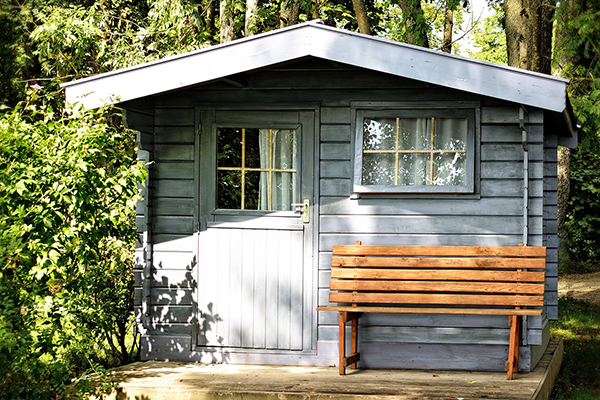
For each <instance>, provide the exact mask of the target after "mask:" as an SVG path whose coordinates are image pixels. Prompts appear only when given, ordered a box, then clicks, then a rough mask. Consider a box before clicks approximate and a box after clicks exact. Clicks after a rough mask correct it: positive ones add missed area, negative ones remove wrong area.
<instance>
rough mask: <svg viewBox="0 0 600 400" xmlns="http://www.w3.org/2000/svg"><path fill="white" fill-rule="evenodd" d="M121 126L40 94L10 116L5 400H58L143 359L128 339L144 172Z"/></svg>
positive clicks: (5, 149) (1, 235)
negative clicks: (98, 370)
mask: <svg viewBox="0 0 600 400" xmlns="http://www.w3.org/2000/svg"><path fill="white" fill-rule="evenodd" d="M38 89H40V88H39V87H38ZM115 121H117V123H115ZM118 121H120V120H119V117H118V115H117V114H116V112H115V110H109V109H103V110H100V111H96V112H75V113H73V114H72V115H66V114H64V115H63V114H58V113H54V111H53V110H52V109H51V108H50V107H49V106H46V105H44V103H43V102H40V101H39V100H38V99H37V97H36V94H35V93H34V94H33V97H32V98H30V100H29V102H27V103H24V104H20V105H19V106H18V107H16V108H15V109H14V110H12V111H10V112H8V113H5V114H4V115H1V116H0V296H2V299H3V300H2V302H0V359H2V362H1V363H0V398H53V397H56V396H57V395H60V394H61V393H62V392H63V391H64V389H65V384H66V383H68V382H69V381H70V379H72V378H74V377H75V376H77V375H78V374H81V373H84V372H86V371H88V370H90V368H92V367H93V366H95V365H102V364H107V365H109V364H120V363H125V362H129V361H131V359H132V357H134V356H135V354H136V351H137V345H138V343H139V341H138V340H137V338H135V340H133V342H131V340H130V342H131V343H127V341H126V337H127V335H131V333H132V329H133V328H132V326H133V325H132V323H133V318H132V311H133V284H134V275H133V262H134V257H133V251H134V243H135V239H136V226H135V204H136V200H137V196H138V189H137V183H138V182H140V181H141V180H142V179H143V178H144V174H145V173H144V169H143V165H141V164H140V163H139V162H138V161H137V158H136V149H135V134H134V133H133V132H131V131H128V130H125V129H123V128H122V127H120V124H119V123H118Z"/></svg>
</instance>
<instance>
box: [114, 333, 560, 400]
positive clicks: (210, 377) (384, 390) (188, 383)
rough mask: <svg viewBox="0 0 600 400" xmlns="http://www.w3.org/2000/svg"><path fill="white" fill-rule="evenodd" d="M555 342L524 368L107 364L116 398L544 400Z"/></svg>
mask: <svg viewBox="0 0 600 400" xmlns="http://www.w3.org/2000/svg"><path fill="white" fill-rule="evenodd" d="M562 356H563V345H562V342H561V341H555V340H553V341H551V342H550V345H549V346H548V350H547V351H546V354H544V356H543V358H542V360H541V361H540V363H539V364H538V366H537V367H536V369H535V370H534V371H533V372H531V373H519V374H515V378H514V380H513V381H507V380H506V374H504V373H502V372H461V371H432V370H429V371H409V370H357V371H352V370H349V371H348V375H345V376H340V375H338V370H337V368H333V367H332V368H313V367H279V366H277V367H272V366H256V365H223V364H221V365H205V364H193V363H179V362H157V361H148V362H139V363H134V364H131V365H128V366H125V367H121V368H119V369H117V370H115V375H116V376H117V377H118V379H119V382H120V384H119V388H118V390H117V391H115V392H113V393H112V394H111V396H109V397H108V399H116V400H126V399H127V400H129V399H131V400H134V399H143V400H166V399H178V400H180V399H181V400H192V399H194V400H195V399H200V400H212V399H215V400H216V399H220V400H223V399H235V400H238V399H239V400H259V399H260V400H271V399H272V400H284V399H285V400H301V399H302V400H306V399H327V400H335V399H340V400H342V399H343V400H375V399H390V400H391V399H394V400H409V399H410V400H413V399H415V400H416V399H419V400H424V399H431V400H434V399H436V400H437V399H465V400H466V399H511V400H518V399H532V400H546V399H548V397H549V396H550V392H551V390H552V386H553V384H554V381H555V378H556V375H557V374H558V370H559V368H560V364H561V362H562Z"/></svg>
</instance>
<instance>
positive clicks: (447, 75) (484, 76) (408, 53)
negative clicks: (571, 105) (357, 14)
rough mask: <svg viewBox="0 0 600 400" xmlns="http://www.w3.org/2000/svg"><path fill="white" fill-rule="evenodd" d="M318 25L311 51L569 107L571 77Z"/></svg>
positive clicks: (543, 106) (500, 95)
mask: <svg viewBox="0 0 600 400" xmlns="http://www.w3.org/2000/svg"><path fill="white" fill-rule="evenodd" d="M313 30H314V31H315V32H314V39H313V42H312V43H311V44H312V45H311V48H310V50H311V54H310V55H312V56H315V57H321V58H325V59H329V60H332V61H337V62H341V63H345V64H350V65H353V66H357V67H362V68H367V69H371V70H376V71H381V72H385V73H389V74H392V75H397V76H403V77H406V78H410V79H415V80H418V81H422V82H427V83H431V84H435V85H440V86H444V87H449V88H452V89H457V90H463V91H466V92H471V93H476V94H481V95H484V96H490V97H493V98H497V99H502V100H507V101H511V102H515V103H519V104H524V105H528V106H533V107H539V108H541V109H546V110H551V111H555V112H563V111H564V110H565V108H566V85H567V83H568V80H566V79H562V78H556V77H553V76H549V75H545V74H540V73H535V72H531V71H525V70H521V69H517V68H511V67H505V66H498V65H495V64H491V63H486V62H482V61H478V60H471V59H467V58H463V57H457V56H449V55H447V54H445V53H444V54H443V53H441V52H438V51H433V50H429V49H424V48H421V47H417V46H411V45H407V44H400V43H396V42H391V41H388V40H384V39H379V38H374V37H369V36H365V35H358V34H356V33H352V32H348V33H346V32H344V33H343V34H340V33H339V32H338V30H334V29H333V28H329V27H327V26H323V25H319V26H317V25H315V26H313ZM366 40H368V41H370V43H369V45H368V46H367V45H365V44H366V43H365V41H366ZM397 46H401V47H402V50H401V51H398V49H397V48H396V47H397ZM559 93H560V94H563V95H562V96H561V95H557V94H559Z"/></svg>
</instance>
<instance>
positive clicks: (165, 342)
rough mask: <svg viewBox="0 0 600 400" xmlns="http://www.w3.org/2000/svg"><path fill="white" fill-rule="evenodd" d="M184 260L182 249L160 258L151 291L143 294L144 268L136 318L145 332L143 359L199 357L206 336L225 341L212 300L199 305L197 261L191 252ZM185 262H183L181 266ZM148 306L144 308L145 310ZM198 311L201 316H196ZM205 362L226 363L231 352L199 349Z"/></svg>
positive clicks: (215, 348)
mask: <svg viewBox="0 0 600 400" xmlns="http://www.w3.org/2000/svg"><path fill="white" fill-rule="evenodd" d="M188 255H189V257H190V258H188V260H189V261H188V262H187V263H184V264H182V263H181V262H182V261H183V259H182V257H181V253H179V254H177V255H176V256H173V257H169V256H168V255H164V256H163V258H164V259H165V262H163V261H160V262H159V263H158V264H157V265H156V266H155V267H153V268H152V270H151V272H150V276H149V280H150V282H146V285H147V286H148V285H150V293H149V295H148V294H146V295H145V296H144V291H143V290H142V288H143V285H144V279H143V272H142V274H141V277H140V280H139V282H138V292H139V294H138V296H140V297H142V298H141V299H140V301H138V304H139V305H141V307H140V306H138V308H137V320H138V324H139V327H140V332H141V333H142V345H141V357H142V360H151V359H155V360H177V361H184V360H190V359H192V358H193V359H194V360H198V354H197V353H198V350H200V349H199V348H198V347H197V346H196V344H197V345H201V344H203V343H204V344H205V343H208V339H207V336H209V335H210V336H211V337H212V338H216V340H217V342H218V343H222V341H223V338H222V337H220V336H217V335H216V334H215V333H214V331H215V329H216V323H217V322H219V321H221V317H220V316H219V315H218V314H216V313H215V312H213V304H212V303H211V304H208V305H207V306H206V307H205V309H200V308H199V307H198V303H197V300H196V292H197V290H198V282H197V279H196V276H197V268H198V262H197V259H196V256H195V255H192V254H191V253H188ZM180 265H183V266H180ZM144 310H145V312H144ZM196 313H198V315H199V318H198V317H197V316H196ZM199 353H200V355H201V359H202V361H203V362H211V363H227V362H228V361H229V353H228V352H227V351H224V350H222V349H219V348H218V346H213V347H212V348H206V349H203V350H201V351H200V352H199Z"/></svg>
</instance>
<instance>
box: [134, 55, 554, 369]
mask: <svg viewBox="0 0 600 400" xmlns="http://www.w3.org/2000/svg"><path fill="white" fill-rule="evenodd" d="M318 65H319V66H321V67H320V68H318V69H315V68H312V67H310V64H306V63H304V64H301V66H300V67H299V68H297V67H295V66H293V65H292V66H291V67H285V68H280V69H273V70H269V71H263V72H257V73H253V74H247V75H244V76H242V77H239V78H240V79H238V82H242V83H243V84H244V85H245V86H246V87H243V88H236V87H234V86H231V85H228V84H225V83H220V82H219V83H215V84H212V85H207V86H204V87H197V88H195V89H191V90H185V91H181V92H177V93H173V94H169V95H164V96H160V97H157V98H156V99H155V105H154V107H155V108H154V110H153V113H152V114H153V119H154V121H153V123H154V130H153V132H152V133H153V135H154V136H153V141H152V152H151V158H152V160H153V162H154V164H153V165H152V167H151V169H152V181H151V187H150V193H151V195H150V199H151V200H150V201H151V205H152V207H151V208H152V211H151V214H150V218H151V219H150V222H151V223H150V227H151V231H152V232H151V237H152V243H153V249H152V265H151V268H150V267H147V270H148V271H150V272H151V275H150V276H149V278H151V279H150V280H146V282H147V286H146V287H145V288H144V287H143V282H144V281H145V280H144V276H142V274H141V273H140V280H139V282H140V286H139V289H138V293H139V295H138V304H139V306H140V311H142V310H143V306H144V304H145V305H147V313H146V314H147V315H148V319H147V320H145V321H146V324H145V329H146V330H145V331H144V333H145V334H144V343H143V357H144V358H161V357H163V358H164V357H168V358H170V359H173V358H183V359H186V358H191V359H198V357H200V356H199V355H197V354H195V353H194V350H195V349H194V348H193V339H192V337H193V334H194V329H195V328H194V326H195V322H196V321H195V317H194V313H193V310H194V308H195V304H194V298H195V296H194V290H195V288H196V286H197V282H196V276H197V273H196V269H195V265H196V263H197V260H196V257H197V256H198V255H197V237H196V236H195V232H196V230H197V206H196V204H197V193H196V190H197V189H196V188H197V187H198V186H197V185H198V179H202V177H201V176H200V177H198V176H196V175H195V170H196V166H195V163H197V162H198V157H197V154H198V149H197V148H196V145H195V143H196V135H197V126H196V125H197V118H196V115H197V114H196V113H197V110H196V106H197V105H198V104H219V105H225V104H226V105H228V106H232V107H236V106H239V107H240V109H244V108H247V107H248V105H249V104H250V105H252V107H254V108H256V107H258V108H260V107H262V106H264V108H265V109H267V108H269V107H273V106H275V107H276V106H277V105H279V104H282V103H285V104H286V105H291V104H298V105H299V107H302V106H305V105H306V104H318V105H319V108H320V121H319V126H320V132H319V140H320V146H319V149H320V150H319V152H320V154H319V165H318V171H316V172H318V174H319V182H320V183H319V190H318V192H319V197H318V201H317V203H316V204H315V207H317V208H318V215H319V219H318V232H319V245H318V249H317V254H316V256H317V260H318V261H317V264H318V265H317V267H318V293H316V295H317V296H318V303H319V304H327V293H328V290H327V289H328V285H329V270H330V262H331V249H332V245H333V244H345V243H347V244H350V243H354V242H355V241H356V240H361V241H362V242H363V243H365V244H435V245H438V244H439V245H446V244H447V245H472V244H480V245H516V244H518V243H519V242H521V241H522V220H523V218H522V205H523V161H522V160H523V151H522V145H521V131H520V128H519V119H518V117H519V107H518V105H509V104H506V103H501V102H496V101H493V100H490V99H486V98H477V97H476V96H473V95H468V94H464V93H461V92H456V91H451V90H447V89H443V88H438V87H431V86H428V85H424V84H421V83H419V82H414V81H408V80H405V79H401V78H397V77H391V76H387V75H383V74H377V73H373V72H369V71H364V70H355V69H352V68H345V67H341V66H339V65H335V66H333V67H331V66H330V65H329V64H325V65H323V64H321V63H319V64H318ZM400 101H401V102H403V103H404V104H405V103H406V102H407V101H416V102H427V103H430V104H433V103H435V102H439V101H447V102H448V101H451V102H454V103H455V104H458V102H461V101H465V102H473V101H476V102H480V113H479V114H478V122H480V130H479V131H478V134H479V140H480V147H479V148H478V152H479V158H480V163H479V164H477V165H476V170H477V174H478V177H479V180H478V181H477V188H478V189H477V192H478V194H477V195H455V196H448V195H446V196H432V195H423V196H419V195H412V196H390V195H388V196H386V195H370V196H363V197H362V198H360V199H358V200H355V199H350V195H351V194H352V173H353V166H352V160H353V152H354V151H353V136H354V132H353V130H352V126H353V120H352V119H353V113H352V108H351V106H352V105H356V104H357V103H356V102H360V104H366V103H368V102H377V103H378V104H380V103H381V102H386V103H391V102H400ZM526 126H527V129H528V131H529V150H530V198H529V233H530V234H529V244H530V245H547V246H549V247H550V248H549V263H548V267H549V270H548V279H547V287H548V290H547V303H548V307H547V310H548V311H547V316H548V317H550V318H555V317H556V304H557V299H556V283H557V266H556V248H557V239H556V223H555V215H556V214H555V213H556V212H555V209H556V138H553V137H547V138H545V136H544V120H543V113H542V112H541V111H539V110H529V114H528V117H527V125H526ZM200 256H201V255H200ZM140 314H142V312H141V313H140ZM546 322H547V320H546V316H544V317H537V318H529V321H528V323H527V324H528V343H529V344H530V345H534V346H540V347H544V344H545V342H546V341H547V329H548V328H547V323H546ZM361 324H362V328H361V332H360V335H361V340H362V341H363V343H364V344H363V345H364V346H365V349H366V351H367V353H369V354H371V356H370V357H369V356H367V357H366V358H365V360H364V361H365V363H366V364H367V365H372V366H379V367H381V366H386V365H387V366H393V365H394V364H397V362H398V359H388V358H387V357H385V353H386V352H388V350H386V349H388V348H389V346H388V345H387V344H386V343H387V342H390V341H398V342H401V343H400V344H398V345H396V347H397V349H398V350H400V351H402V354H403V356H402V357H400V359H399V360H400V362H402V363H404V365H405V366H406V365H412V366H414V367H415V368H430V367H437V368H439V366H440V365H441V364H440V362H449V361H450V360H453V359H456V355H457V354H462V353H463V351H462V349H463V346H464V345H466V344H473V343H477V344H479V345H481V348H480V351H478V352H476V353H474V354H472V355H471V356H465V357H464V359H462V361H458V362H457V363H455V364H453V365H452V366H451V367H454V368H474V369H494V368H497V366H499V365H502V362H503V361H501V360H502V359H503V358H504V353H505V351H506V350H505V349H504V347H505V346H503V345H504V344H505V343H507V338H508V329H507V327H506V318H503V317H485V316H483V317H481V316H435V315H430V316H426V317H419V316H410V315H405V316H390V315H367V316H366V317H365V318H364V321H361ZM465 326H468V327H469V328H465ZM318 338H319V342H320V343H321V344H322V346H320V347H321V348H322V349H324V351H323V354H325V355H324V357H325V358H326V359H324V360H321V361H318V360H315V361H314V363H319V362H325V363H326V362H329V361H330V358H331V357H332V356H334V350H335V342H336V341H337V326H336V319H335V315H333V313H326V312H321V313H319V315H318ZM417 343H418V344H419V346H418V348H419V350H418V351H414V350H415V349H416V347H415V344H417ZM500 345H502V346H500ZM332 346H333V347H332ZM533 349H534V350H532V351H531V352H530V349H529V348H528V347H524V348H523V353H522V360H523V362H522V368H524V369H528V368H529V367H530V365H531V363H532V362H533V364H535V362H536V360H535V358H536V357H535V355H534V354H533V353H535V348H533ZM397 354H399V353H397ZM375 359H376V360H377V361H374V360H375ZM386 360H388V361H386ZM444 360H445V361H444ZM386 362H387V363H388V364H386ZM363 365H364V364H363Z"/></svg>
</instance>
